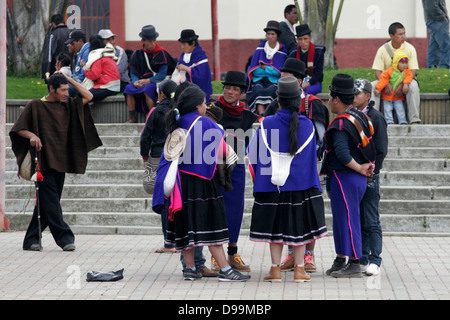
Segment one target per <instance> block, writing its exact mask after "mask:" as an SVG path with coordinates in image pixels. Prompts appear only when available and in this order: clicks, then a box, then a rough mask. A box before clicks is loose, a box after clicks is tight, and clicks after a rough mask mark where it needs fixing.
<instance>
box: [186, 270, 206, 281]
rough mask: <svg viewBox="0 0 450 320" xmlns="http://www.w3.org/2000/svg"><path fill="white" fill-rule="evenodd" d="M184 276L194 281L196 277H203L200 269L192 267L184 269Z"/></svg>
mask: <svg viewBox="0 0 450 320" xmlns="http://www.w3.org/2000/svg"><path fill="white" fill-rule="evenodd" d="M183 277H184V280H190V281H194V280H196V279H201V278H202V273H201V272H200V270H198V269H196V270H192V269H189V268H186V269H184V270H183Z"/></svg>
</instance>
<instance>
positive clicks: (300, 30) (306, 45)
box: [289, 24, 326, 94]
mask: <svg viewBox="0 0 450 320" xmlns="http://www.w3.org/2000/svg"><path fill="white" fill-rule="evenodd" d="M295 31H296V37H297V43H298V48H297V50H295V51H292V52H291V53H290V54H289V56H290V57H293V58H297V59H298V60H301V61H303V63H304V64H305V65H306V70H307V71H306V74H307V77H306V78H305V79H304V81H303V84H302V89H303V90H304V91H305V92H306V93H308V94H318V93H320V92H322V81H323V66H324V61H325V50H326V48H325V47H324V46H319V45H315V44H314V43H312V41H311V40H312V37H311V32H312V31H311V29H310V28H309V25H307V24H301V25H299V26H297V27H296V28H295Z"/></svg>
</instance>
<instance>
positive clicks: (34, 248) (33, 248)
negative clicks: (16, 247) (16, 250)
mask: <svg viewBox="0 0 450 320" xmlns="http://www.w3.org/2000/svg"><path fill="white" fill-rule="evenodd" d="M23 250H26V251H42V246H41V245H40V244H39V243H33V244H32V245H31V246H29V247H28V248H26V249H23Z"/></svg>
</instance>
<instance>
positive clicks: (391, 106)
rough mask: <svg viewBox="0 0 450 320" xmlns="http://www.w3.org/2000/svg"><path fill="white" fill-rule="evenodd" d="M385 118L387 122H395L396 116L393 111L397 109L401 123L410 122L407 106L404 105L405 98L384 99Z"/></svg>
mask: <svg viewBox="0 0 450 320" xmlns="http://www.w3.org/2000/svg"><path fill="white" fill-rule="evenodd" d="M383 108H384V119H386V123H387V124H392V123H394V116H393V114H392V111H393V110H395V113H396V114H397V120H398V123H399V124H408V121H407V120H406V114H405V107H404V106H403V100H392V101H388V100H383Z"/></svg>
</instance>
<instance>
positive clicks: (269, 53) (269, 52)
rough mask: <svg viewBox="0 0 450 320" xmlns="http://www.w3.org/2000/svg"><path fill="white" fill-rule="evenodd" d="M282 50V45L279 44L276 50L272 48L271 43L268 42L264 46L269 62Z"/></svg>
mask: <svg viewBox="0 0 450 320" xmlns="http://www.w3.org/2000/svg"><path fill="white" fill-rule="evenodd" d="M278 50H280V43H279V42H277V44H276V45H275V48H273V49H272V48H271V47H270V46H269V41H266V44H265V45H264V52H265V53H266V58H267V60H272V58H273V56H274V55H275V54H276V53H277V52H278Z"/></svg>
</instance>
